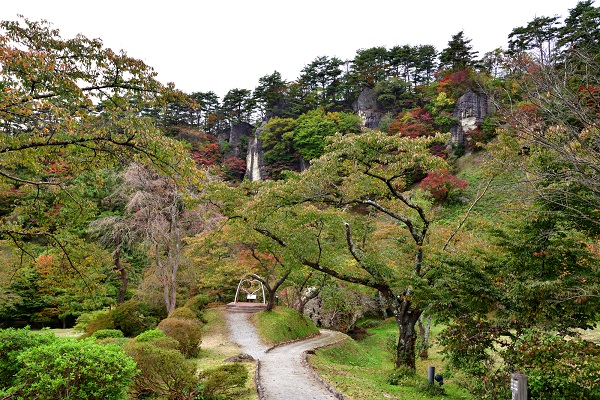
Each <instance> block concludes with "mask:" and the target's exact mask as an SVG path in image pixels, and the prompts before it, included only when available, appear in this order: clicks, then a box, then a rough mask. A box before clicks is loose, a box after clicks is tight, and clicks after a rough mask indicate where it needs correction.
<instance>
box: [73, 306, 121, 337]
mask: <svg viewBox="0 0 600 400" xmlns="http://www.w3.org/2000/svg"><path fill="white" fill-rule="evenodd" d="M77 326H78V327H81V328H83V329H84V330H85V334H86V336H91V335H92V334H94V332H96V331H99V330H102V329H115V321H114V319H113V316H112V313H111V312H110V311H94V312H92V313H90V314H82V319H81V321H80V319H79V318H78V319H77Z"/></svg>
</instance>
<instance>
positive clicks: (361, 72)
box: [352, 46, 390, 87]
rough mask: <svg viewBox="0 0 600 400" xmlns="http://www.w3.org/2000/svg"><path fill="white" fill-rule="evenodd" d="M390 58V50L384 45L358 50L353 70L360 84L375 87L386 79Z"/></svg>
mask: <svg viewBox="0 0 600 400" xmlns="http://www.w3.org/2000/svg"><path fill="white" fill-rule="evenodd" d="M389 58H390V55H389V52H388V50H387V49H386V48H385V47H383V46H381V47H372V48H370V49H360V50H357V51H356V56H355V57H354V60H353V63H352V72H353V74H355V75H356V76H357V77H358V82H359V83H360V84H359V86H361V87H363V86H368V87H373V86H374V85H375V84H376V83H377V82H379V81H381V80H383V79H385V78H386V77H387V76H388V75H389V68H390V62H389V61H390V60H389Z"/></svg>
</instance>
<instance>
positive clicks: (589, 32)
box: [557, 0, 600, 52]
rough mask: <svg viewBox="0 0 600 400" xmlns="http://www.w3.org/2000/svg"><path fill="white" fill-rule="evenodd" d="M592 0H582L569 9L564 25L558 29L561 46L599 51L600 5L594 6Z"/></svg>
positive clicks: (569, 48)
mask: <svg viewBox="0 0 600 400" xmlns="http://www.w3.org/2000/svg"><path fill="white" fill-rule="evenodd" d="M593 4H594V2H593V1H592V0H585V1H580V2H578V3H577V5H576V6H575V8H572V9H570V10H569V16H568V17H567V18H565V20H564V25H563V26H562V27H560V28H559V29H558V42H557V45H558V46H559V47H566V51H570V50H571V49H582V48H587V49H588V51H594V50H595V51H596V52H598V43H599V41H600V7H594V6H593Z"/></svg>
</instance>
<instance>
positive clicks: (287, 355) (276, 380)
mask: <svg viewBox="0 0 600 400" xmlns="http://www.w3.org/2000/svg"><path fill="white" fill-rule="evenodd" d="M248 317H249V314H245V313H231V312H229V313H227V322H228V325H229V331H230V334H231V338H232V340H233V341H235V342H236V343H237V344H238V345H239V346H240V347H241V349H242V351H243V352H244V353H247V354H250V355H251V356H252V357H254V358H255V359H257V360H259V361H260V373H259V380H260V386H261V388H262V393H263V395H264V398H265V399H267V400H292V399H293V400H321V399H336V398H337V397H336V396H335V395H334V394H333V393H332V392H331V391H330V390H329V389H328V388H327V387H326V386H325V385H324V384H323V383H321V382H320V381H319V380H317V379H316V377H315V376H314V373H313V371H312V370H311V369H310V367H308V366H307V365H305V363H304V362H303V361H304V352H305V351H307V350H311V349H314V348H317V347H322V346H327V345H329V344H332V343H335V342H337V341H339V340H342V339H344V338H345V337H346V335H344V334H343V333H340V332H335V331H328V330H321V335H319V336H317V337H314V338H312V339H307V340H303V341H299V342H294V343H290V344H287V345H282V346H278V347H276V348H274V349H272V350H271V351H268V347H267V346H265V345H264V344H263V343H261V342H260V339H259V338H258V334H257V332H256V328H255V327H254V325H253V324H252V323H251V322H250V321H249V320H248Z"/></svg>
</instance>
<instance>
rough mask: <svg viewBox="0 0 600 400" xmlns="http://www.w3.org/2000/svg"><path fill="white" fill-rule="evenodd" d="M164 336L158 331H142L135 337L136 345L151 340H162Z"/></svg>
mask: <svg viewBox="0 0 600 400" xmlns="http://www.w3.org/2000/svg"><path fill="white" fill-rule="evenodd" d="M165 336H166V335H165V333H164V332H163V331H161V330H160V329H150V330H147V331H144V332H142V333H140V334H139V335H137V336H136V337H135V341H136V342H137V343H142V342H150V341H152V340H156V339H160V338H164V337H165Z"/></svg>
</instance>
